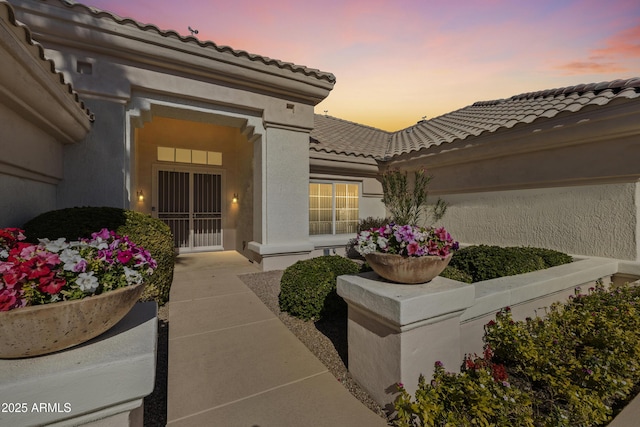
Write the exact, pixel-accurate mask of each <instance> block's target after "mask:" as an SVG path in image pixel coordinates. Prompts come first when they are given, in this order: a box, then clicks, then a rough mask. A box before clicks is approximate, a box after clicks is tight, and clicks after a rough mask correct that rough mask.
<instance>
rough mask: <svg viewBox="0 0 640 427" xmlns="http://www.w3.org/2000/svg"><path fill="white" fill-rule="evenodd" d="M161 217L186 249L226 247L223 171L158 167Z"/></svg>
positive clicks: (179, 245) (178, 243)
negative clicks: (223, 240) (224, 240)
mask: <svg viewBox="0 0 640 427" xmlns="http://www.w3.org/2000/svg"><path fill="white" fill-rule="evenodd" d="M155 175H156V179H157V185H156V186H155V188H157V194H156V195H155V196H156V197H157V199H156V200H154V202H153V205H154V206H156V207H157V217H158V218H159V219H161V220H162V221H163V222H164V223H166V224H167V225H168V226H169V228H171V232H172V233H173V237H174V241H175V247H176V248H178V250H179V251H180V252H181V253H183V252H195V251H211V250H222V249H223V246H222V216H223V209H222V172H221V171H212V170H209V171H208V170H197V169H188V168H184V169H178V170H176V169H175V168H172V169H163V168H157V169H156V174H155Z"/></svg>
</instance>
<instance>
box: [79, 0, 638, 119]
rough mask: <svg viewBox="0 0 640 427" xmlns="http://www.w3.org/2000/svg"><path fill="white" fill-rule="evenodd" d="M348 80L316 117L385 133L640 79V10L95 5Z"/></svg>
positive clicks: (598, 3) (434, 0)
mask: <svg viewBox="0 0 640 427" xmlns="http://www.w3.org/2000/svg"><path fill="white" fill-rule="evenodd" d="M82 2H84V3H85V4H87V5H88V6H94V7H97V8H99V9H104V10H107V11H110V12H113V13H115V14H117V15H120V16H122V17H130V18H134V19H135V20H137V21H139V22H141V23H148V24H154V25H156V26H158V27H159V28H160V29H162V30H175V31H177V32H178V33H180V34H182V35H188V34H189V31H188V27H189V26H191V27H192V28H195V29H197V30H198V31H199V33H198V36H197V37H198V38H199V39H201V40H211V41H213V42H214V43H216V44H218V45H226V46H230V47H232V48H234V49H237V50H245V51H248V52H251V53H255V54H259V55H263V56H267V57H270V58H275V59H279V60H282V61H286V62H293V63H295V64H298V65H306V66H308V67H311V68H317V69H320V70H322V71H327V72H331V73H333V74H335V75H336V79H337V83H336V86H335V88H334V90H333V91H332V92H331V94H330V95H329V97H328V98H327V99H326V100H325V101H323V102H322V103H321V104H319V105H318V106H317V107H316V112H317V113H323V112H324V111H325V110H328V114H329V115H332V116H335V117H339V118H342V119H345V120H351V121H355V122H358V123H362V124H366V125H369V126H374V127H378V128H381V129H385V130H398V129H402V128H405V127H407V126H410V125H412V124H414V123H415V122H417V121H418V120H420V119H421V118H422V117H423V116H427V117H428V118H432V117H436V116H438V115H441V114H444V113H447V112H450V111H453V110H456V109H458V108H462V107H464V106H467V105H469V104H472V103H473V102H475V101H486V100H493V99H499V98H506V97H509V96H512V95H517V94H520V93H523V92H531V91H537V90H542V89H551V88H557V87H563V86H571V85H575V84H579V83H593V82H600V81H605V80H614V79H617V78H629V77H638V76H640V1H638V0H607V1H602V0H535V1H532V0H529V1H526V0H485V1H463V0H447V1H441V0H393V1H392V0H366V1H364V0H325V1H322V2H318V1H313V2H312V1H304V2H302V1H293V0H272V1H270V2H265V1H263V0H260V1H257V0H255V1H254V0H233V1H227V0H224V1H223V0H218V1H212V0H181V1H179V2H178V1H175V0H174V1H168V0H83V1H82Z"/></svg>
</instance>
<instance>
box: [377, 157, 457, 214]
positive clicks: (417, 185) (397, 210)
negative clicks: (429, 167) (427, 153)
mask: <svg viewBox="0 0 640 427" xmlns="http://www.w3.org/2000/svg"><path fill="white" fill-rule="evenodd" d="M381 182H382V192H383V196H382V203H384V205H385V206H386V207H387V209H388V210H389V211H390V212H391V216H392V217H393V220H394V222H395V223H396V224H399V225H419V222H420V221H421V220H429V219H432V221H433V222H437V221H439V220H440V219H442V217H443V216H444V214H445V213H446V211H447V204H446V203H445V202H444V201H443V200H442V199H438V201H437V202H436V204H435V205H434V206H433V207H432V208H431V209H430V211H427V200H428V187H429V182H431V176H430V175H427V174H426V171H425V170H424V169H422V168H421V169H417V170H416V171H414V173H413V180H410V179H409V173H408V172H407V171H405V172H404V173H403V172H400V171H399V170H397V169H389V170H387V171H385V172H384V173H383V174H382V177H381Z"/></svg>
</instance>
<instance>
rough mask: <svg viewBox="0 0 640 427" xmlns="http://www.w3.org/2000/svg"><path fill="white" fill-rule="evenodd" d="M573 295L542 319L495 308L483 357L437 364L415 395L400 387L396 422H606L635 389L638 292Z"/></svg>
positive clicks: (639, 348)
mask: <svg viewBox="0 0 640 427" xmlns="http://www.w3.org/2000/svg"><path fill="white" fill-rule="evenodd" d="M576 292H577V294H576V296H575V297H572V298H570V300H569V302H568V303H566V304H560V303H556V304H554V305H553V306H551V307H550V309H549V312H548V313H547V315H546V317H545V318H540V317H536V318H535V319H531V318H528V319H526V320H525V321H518V322H516V321H514V320H513V318H512V315H511V310H510V309H509V308H508V307H507V308H505V309H503V310H501V311H500V312H498V313H497V315H496V320H495V321H491V322H489V324H487V326H486V333H485V337H484V340H485V343H486V344H485V354H484V357H483V358H477V357H476V358H474V359H472V358H466V359H465V362H464V364H463V368H462V372H461V373H460V374H449V373H445V372H444V369H442V368H441V367H440V368H438V366H436V372H435V375H434V381H432V382H431V383H430V384H426V383H425V381H424V379H421V382H420V385H419V388H418V390H417V392H416V395H415V400H412V398H411V396H409V395H408V393H407V392H406V391H405V390H404V389H403V388H402V387H401V388H400V395H399V396H398V398H397V400H396V403H395V406H396V410H397V411H398V421H397V423H398V425H399V426H435V425H438V426H444V425H451V426H470V425H473V426H476V425H498V426H502V425H505V426H507V425H509V426H511V425H514V426H516V425H517V426H521V425H522V426H534V425H535V426H564V427H588V426H603V425H606V424H607V423H608V422H609V421H610V420H611V419H612V417H613V416H615V415H616V413H617V412H618V411H619V410H620V409H621V408H623V407H624V406H625V405H626V403H627V402H628V401H629V400H630V399H631V398H633V397H634V396H635V394H636V393H637V391H638V386H639V385H640V315H639V314H640V313H639V312H638V307H640V288H639V287H630V286H623V287H619V288H616V289H612V290H606V289H605V288H604V287H603V286H602V285H601V284H598V285H596V286H595V287H592V288H590V289H589V292H588V294H581V293H580V289H577V290H576ZM483 371H486V372H483ZM490 378H493V380H494V381H495V382H494V383H492V382H491V380H490ZM506 384H508V387H507V388H505V389H500V387H499V386H500V385H502V386H506ZM507 389H508V390H507ZM501 390H502V391H504V392H508V393H509V394H506V397H505V396H503V395H502V394H501V393H500V391H501ZM501 396H502V397H503V398H502V399H500V397H501ZM511 399H513V401H512V400H511ZM501 400H502V401H501ZM503 402H504V403H503ZM447 423H448V424H447Z"/></svg>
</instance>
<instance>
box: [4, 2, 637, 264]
mask: <svg viewBox="0 0 640 427" xmlns="http://www.w3.org/2000/svg"><path fill="white" fill-rule="evenodd" d="M10 3H11V7H10V6H9V5H8V4H7V3H6V2H4V1H2V2H0V4H1V5H2V6H3V7H4V8H5V9H6V10H8V11H10V12H7V13H8V15H11V17H6V16H3V21H4V22H3V26H6V27H8V28H10V29H12V28H13V29H15V28H24V27H23V26H22V25H20V24H17V22H16V20H19V21H21V22H23V23H24V24H25V25H26V26H27V27H28V28H29V29H30V32H28V31H27V35H26V36H24V37H23V39H24V40H22V44H23V45H25V44H26V45H29V44H33V43H34V42H33V40H37V41H38V42H39V43H41V44H42V46H44V50H42V51H41V52H39V53H38V55H39V56H40V61H44V59H43V58H44V57H45V55H46V58H50V59H51V60H53V61H54V62H55V67H56V68H55V70H56V71H55V72H51V70H49V73H50V74H51V76H54V77H56V76H57V77H56V78H57V79H58V80H60V79H64V81H65V82H70V83H71V84H72V85H73V90H72V92H70V93H72V94H73V96H72V98H74V99H73V101H74V102H76V103H79V102H81V101H79V99H82V102H83V103H84V104H81V105H76V106H75V108H74V109H72V110H73V115H74V116H78V117H76V119H75V120H76V121H80V122H81V123H79V124H76V125H74V126H76V127H80V128H82V129H79V130H78V131H77V132H75V133H73V136H72V137H71V139H69V138H65V137H62V136H60V135H58V134H57V133H56V132H55V130H47V129H45V130H47V132H48V136H47V137H46V138H45V137H44V136H43V137H42V138H41V139H42V140H43V141H45V140H47V138H49V139H51V138H53V140H55V142H49V143H46V142H42V143H43V144H50V145H51V144H52V145H54V146H55V147H57V148H56V150H55V151H56V156H57V157H55V158H56V159H57V165H58V166H57V170H56V171H55V174H53V178H51V177H50V175H51V173H49V172H46V173H45V172H38V171H41V170H43V168H44V169H46V167H49V166H50V165H48V162H47V160H48V159H49V157H50V156H49V154H47V151H46V150H44V151H43V150H40V149H38V150H35V153H36V154H31V153H33V152H34V151H33V150H31V149H28V148H27V147H28V145H26V144H27V143H26V142H25V143H23V144H24V145H23V144H21V145H20V147H24V149H23V150H22V151H19V152H16V154H15V155H14V156H13V158H10V159H7V160H5V159H4V158H3V161H2V163H0V164H1V165H3V168H2V169H0V173H1V174H2V175H0V177H1V179H2V181H0V192H2V194H3V195H5V197H10V199H11V206H8V205H6V204H5V205H4V206H3V205H0V225H1V226H19V225H21V224H22V223H24V222H25V221H27V220H28V219H30V218H31V217H33V216H36V215H37V214H39V213H41V212H44V211H47V210H50V209H54V208H64V207H71V206H86V205H93V206H116V207H123V208H130V209H134V210H137V211H141V212H144V213H147V214H150V215H153V216H155V217H158V218H160V219H162V220H164V221H165V222H167V223H168V224H169V225H170V227H171V228H172V230H173V232H174V235H175V239H176V246H177V247H178V248H179V249H180V251H183V252H189V251H209V250H222V249H224V250H236V251H238V252H240V253H242V254H243V255H244V256H246V257H247V258H248V259H249V260H251V261H254V262H258V263H260V265H261V267H262V268H263V269H265V270H270V269H279V268H283V267H285V266H287V265H290V264H291V263H293V262H295V261H296V260H298V259H303V258H307V257H309V256H315V255H320V254H322V253H324V252H325V251H326V250H327V249H329V250H330V251H333V250H336V251H340V250H342V248H343V247H344V245H345V243H346V242H347V240H348V239H349V238H350V237H353V235H354V234H355V231H356V226H357V222H358V219H360V218H365V217H368V216H374V217H375V216H377V217H382V216H385V207H384V205H383V204H382V203H381V197H382V188H381V184H380V182H379V180H378V177H379V174H380V173H381V172H382V171H384V170H386V169H387V168H398V169H401V170H413V169H416V168H421V167H424V168H427V169H428V170H429V173H430V174H432V175H433V176H434V179H433V181H432V183H433V185H432V190H433V191H432V194H433V196H438V197H441V198H443V199H444V200H445V201H447V202H448V203H449V209H448V213H447V215H446V216H445V218H444V220H443V223H444V225H445V226H447V227H448V228H449V229H450V231H451V232H452V234H453V235H454V236H455V237H456V238H457V239H459V240H460V241H462V242H465V243H486V244H506V245H532V246H544V247H548V248H554V249H559V250H564V251H567V252H570V253H575V254H583V255H595V256H605V257H615V258H621V259H630V260H638V257H639V249H640V248H639V247H638V235H639V234H640V225H639V220H638V206H639V205H640V202H639V201H638V197H639V196H640V191H639V189H638V178H639V176H640V167H639V166H637V165H636V164H634V159H635V158H636V157H637V156H635V154H638V150H639V147H640V145H639V140H638V138H639V134H640V120H638V119H639V118H640V115H639V113H640V102H639V100H640V80H638V79H630V80H629V79H627V80H619V81H614V82H606V83H602V84H594V85H581V86H574V87H571V88H562V89H554V90H550V91H542V92H535V93H528V94H523V95H518V96H514V97H512V98H509V99H504V100H496V101H489V102H480V103H476V104H474V105H472V106H469V107H465V108H463V109H460V110H457V111H454V112H452V113H449V114H445V115H443V116H440V117H437V118H435V119H431V120H427V121H422V122H420V123H418V124H416V125H415V126H412V127H410V128H407V129H403V130H400V131H398V132H386V131H382V130H379V129H375V128H371V127H367V126H362V125H359V124H356V123H352V122H348V121H344V120H341V119H337V118H333V117H328V116H323V115H316V114H314V112H313V108H314V106H315V105H317V104H318V103H319V102H320V101H322V100H323V99H324V98H325V97H327V96H328V95H329V93H330V91H331V90H332V88H333V85H334V84H335V81H336V79H335V77H334V76H333V75H332V74H331V73H327V72H323V71H319V70H315V69H311V68H308V67H303V66H298V65H295V64H290V63H285V62H281V61H277V60H273V59H270V58H267V57H263V56H259V55H252V54H249V53H247V52H244V51H239V50H234V49H232V48H229V47H225V46H217V45H216V44H214V43H212V42H202V41H200V40H198V39H196V38H194V37H181V36H179V35H178V34H176V33H175V32H172V31H161V30H159V29H158V28H156V27H154V26H152V25H144V24H141V23H139V22H136V21H133V20H131V19H123V18H120V17H117V16H115V15H113V14H110V13H108V12H105V11H100V10H96V9H93V8H89V7H86V6H84V5H81V4H78V3H75V2H72V1H66V0H44V1H37V0H11V1H10ZM13 29H12V31H14V32H15V30H13ZM23 31H26V30H23ZM25 48H26V49H28V47H26V46H25ZM6 49H7V52H9V53H6V54H5V53H4V52H3V56H4V55H13V54H12V53H10V52H11V50H10V49H11V47H7V48H6ZM47 64H51V63H50V62H47ZM45 68H46V67H45ZM58 73H59V74H58ZM14 76H15V75H14ZM4 78H5V82H6V83H5V85H4V88H5V91H4V92H10V89H7V88H11V87H12V86H11V85H12V84H13V85H14V86H16V87H21V84H22V83H21V82H19V81H18V82H16V81H15V80H13V83H12V81H11V76H10V75H7V76H5V77H4ZM13 78H14V79H15V77H13ZM51 84H52V85H53V83H51ZM45 86H46V85H45ZM54 86H55V85H54ZM2 99H4V98H2ZM19 99H24V100H27V101H28V102H30V103H31V105H38V104H39V103H40V101H41V98H33V99H26V98H19ZM2 105H3V109H2V110H1V111H2V115H1V116H0V117H1V118H2V120H4V121H5V122H6V123H14V122H16V123H21V120H22V118H21V116H20V114H17V115H16V111H17V110H14V109H12V108H11V106H10V105H9V104H7V103H6V102H5V103H4V104H2ZM52 110H54V111H58V110H59V109H57V108H55V107H53V108H52ZM76 110H77V111H76ZM17 116H19V117H17ZM49 122H53V123H56V121H54V120H49ZM12 126H13V125H12ZM36 127H37V126H36ZM4 129H13V128H12V127H11V126H7V127H4ZM13 133H14V131H13V130H12V131H11V135H10V137H11V138H13V137H14V135H13ZM24 139H28V138H24ZM0 144H2V149H3V151H4V150H5V149H8V147H9V145H10V143H9V141H8V140H7V138H3V139H2V141H0ZM27 153H30V154H29V156H27V155H26V154H27ZM34 156H35V157H36V158H37V159H38V160H37V161H38V162H39V163H38V164H35V163H30V164H29V165H28V167H25V166H24V165H22V163H20V162H23V163H24V162H25V161H26V160H25V159H27V158H29V157H34ZM33 161H35V160H33ZM33 161H32V162H33ZM7 164H8V165H9V166H6V165H7ZM16 167H17V168H21V170H22V169H28V170H29V173H35V174H38V173H40V174H44V175H47V177H48V178H47V180H45V181H46V182H44V183H43V182H42V179H40V180H38V179H36V180H35V181H34V182H38V184H33V183H31V181H32V180H31V178H29V177H27V176H25V174H26V172H24V173H22V172H21V173H17V172H16V171H15V168H16ZM16 186H17V187H16ZM35 186H39V187H38V188H40V187H42V188H44V189H43V190H39V191H41V192H46V194H47V197H46V198H45V199H43V198H42V197H39V196H36V195H35V193H33V192H32V190H31V188H32V187H35ZM14 188H21V189H25V191H18V192H16V191H14V190H13V189H14ZM3 200H7V199H6V198H4V197H3ZM41 200H46V203H43V202H42V201H41ZM5 203H6V202H5ZM14 206H21V208H20V209H18V210H16V209H14Z"/></svg>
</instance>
